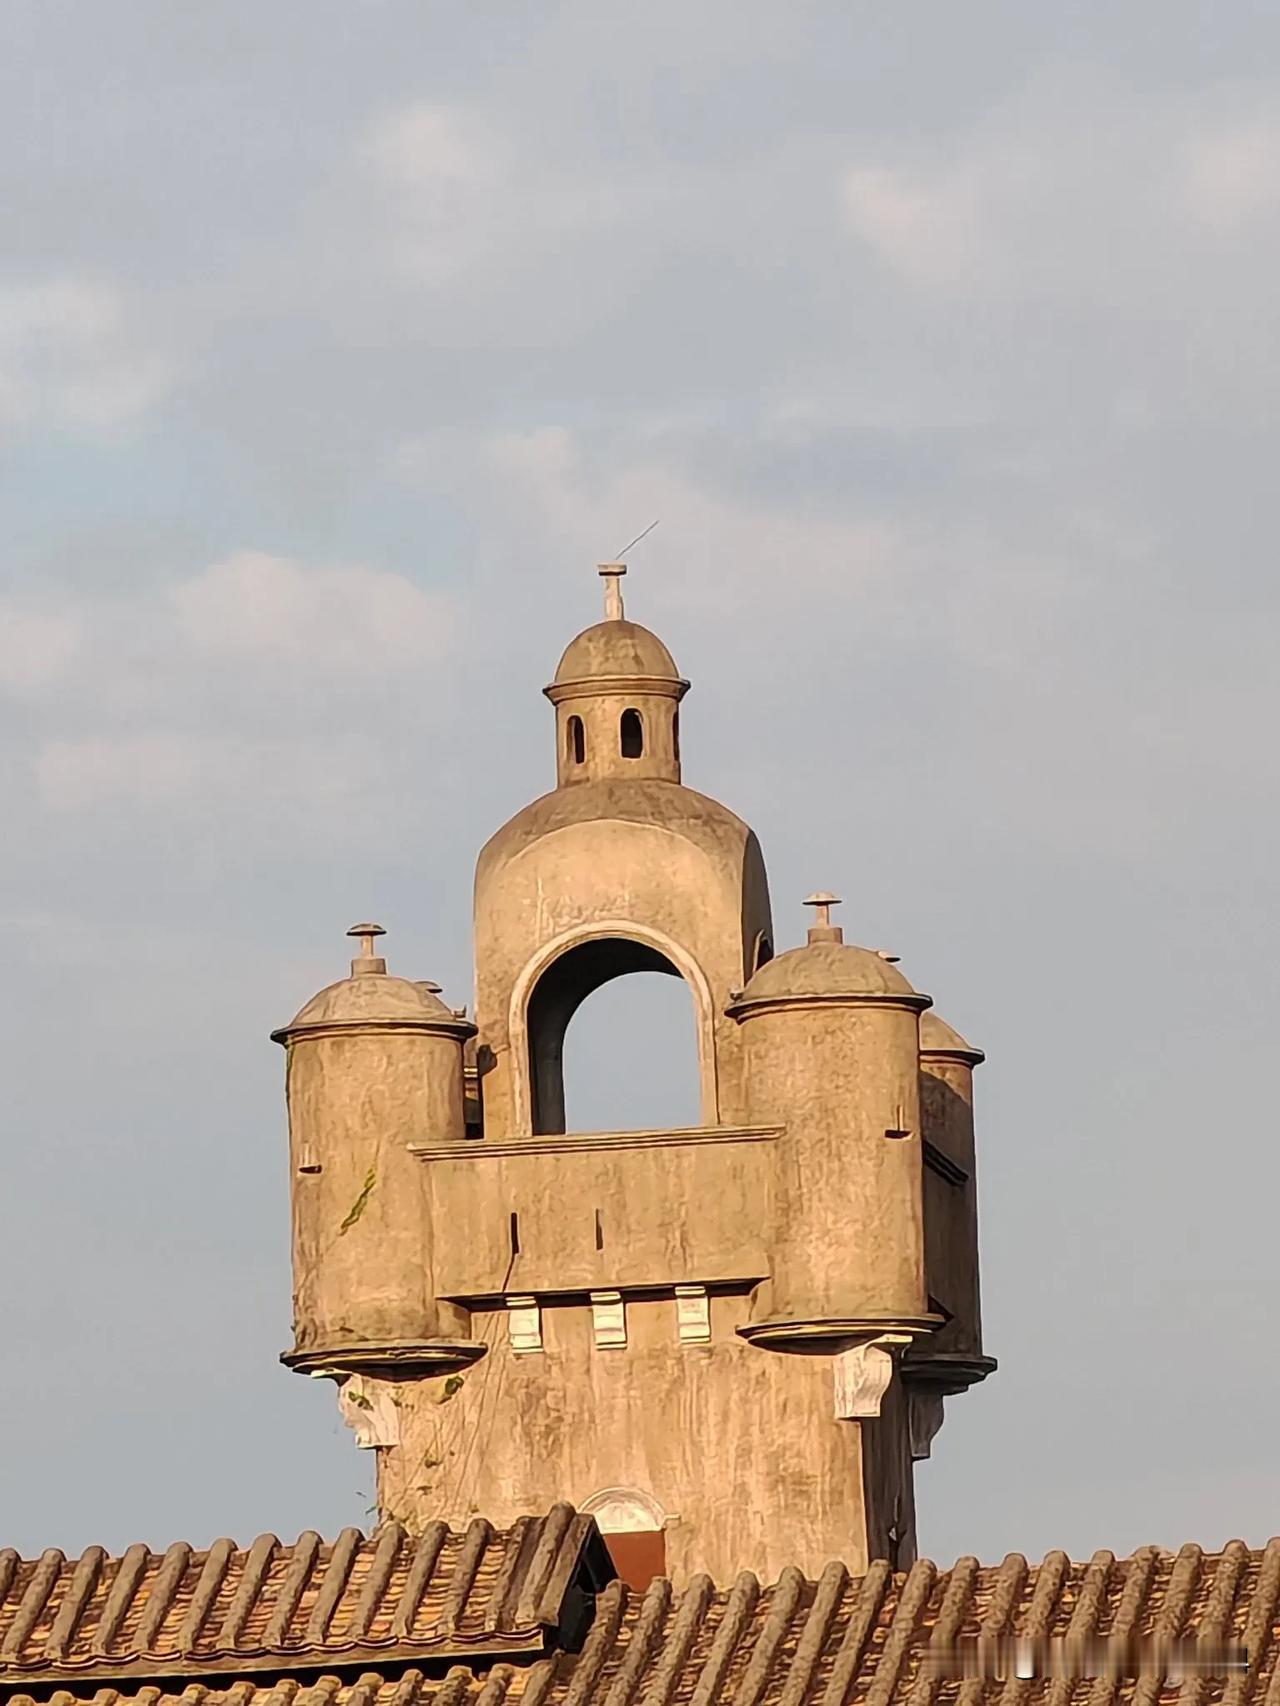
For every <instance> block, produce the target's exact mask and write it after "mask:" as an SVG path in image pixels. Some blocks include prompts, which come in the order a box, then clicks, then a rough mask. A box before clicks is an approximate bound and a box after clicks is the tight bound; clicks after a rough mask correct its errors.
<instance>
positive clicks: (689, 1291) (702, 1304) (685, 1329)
mask: <svg viewBox="0 0 1280 1706" xmlns="http://www.w3.org/2000/svg"><path fill="white" fill-rule="evenodd" d="M676 1330H677V1332H678V1334H679V1337H680V1343H681V1344H682V1345H704V1344H706V1343H707V1341H708V1340H709V1339H710V1337H711V1305H710V1302H709V1300H708V1298H707V1288H706V1286H705V1285H678V1286H677V1287H676Z"/></svg>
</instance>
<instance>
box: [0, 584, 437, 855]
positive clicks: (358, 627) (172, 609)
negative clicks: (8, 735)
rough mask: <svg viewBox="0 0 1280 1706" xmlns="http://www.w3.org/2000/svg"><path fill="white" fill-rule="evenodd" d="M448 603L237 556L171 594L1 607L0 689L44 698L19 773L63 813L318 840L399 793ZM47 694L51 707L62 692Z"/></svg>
mask: <svg viewBox="0 0 1280 1706" xmlns="http://www.w3.org/2000/svg"><path fill="white" fill-rule="evenodd" d="M451 630H452V610H451V605H450V602H449V601H448V600H447V599H445V598H443V597H441V596H439V595H436V594H432V593H428V592H427V591H425V590H424V589H422V588H421V587H418V586H415V585H414V584H413V583H412V582H410V581H409V580H407V579H406V578H405V577H404V576H401V575H396V574H392V573H389V572H387V571H385V570H380V569H374V568H371V567H368V566H363V565H345V566H333V565H324V564H321V565H309V564H305V563H301V562H298V561H295V560H293V559H289V558H283V557H277V556H271V555H268V554H266V553H263V552H257V551H242V552H237V553H235V554H234V555H232V556H231V557H228V558H226V559H225V560H223V561H221V562H218V563H215V564H213V565H211V566H210V567H208V568H206V569H203V570H201V571H200V572H198V573H197V574H194V575H192V576H190V577H189V578H187V579H186V580H184V581H180V582H178V583H177V584H176V585H174V586H171V587H169V588H158V589H150V590H148V591H145V592H138V593H135V594H133V595H132V596H128V597H119V598H114V599H112V598H103V597H96V596H91V597H88V598H82V599H78V600H72V599H69V598H68V599H66V600H64V602H63V604H62V605H61V606H57V607H55V606H52V605H48V606H46V607H45V608H43V609H41V610H40V611H38V612H30V611H25V610H14V609H10V608H8V607H4V606H0V687H4V686H7V687H8V688H10V689H11V690H12V691H13V692H14V693H20V694H22V695H23V696H25V697H26V698H28V699H30V700H32V701H33V702H34V701H37V700H38V706H39V710H40V711H41V712H42V713H44V715H43V718H42V719H37V720H36V721H35V722H34V724H33V727H32V728H31V730H30V732H29V734H28V735H27V736H24V737H23V738H24V739H26V740H28V741H29V744H28V745H27V746H26V750H25V762H26V764H27V766H28V768H29V772H30V774H31V775H32V776H33V777H34V779H35V783H36V787H37V790H38V794H39V797H40V799H41V800H42V802H43V803H44V804H45V805H46V806H47V807H49V808H50V809H52V810H55V811H57V812H59V813H71V812H86V813H101V812H103V811H109V810H111V809H119V810H120V811H123V812H125V813H129V812H137V811H143V812H147V811H156V810H161V809H169V808H181V810H182V811H184V812H185V813H187V814H188V816H189V817H190V816H191V815H192V814H194V816H195V817H196V818H199V819H200V820H201V821H206V820H208V819H209V818H219V817H220V816H221V815H223V814H228V815H229V817H230V818H231V820H232V821H235V822H236V823H237V824H238V825H240V826H242V827H243V828H244V830H245V833H246V835H247V836H248V839H249V841H250V842H252V841H253V839H254V837H255V835H256V834H257V832H258V830H259V829H261V828H262V826H263V825H277V826H278V825H279V824H280V823H281V822H282V821H284V820H285V819H286V818H288V817H289V815H290V814H293V816H294V817H295V819H296V820H297V821H298V822H301V821H307V822H310V823H312V824H313V825H314V826H316V827H317V828H318V829H319V830H321V831H322V832H323V833H324V834H325V835H326V836H331V835H332V834H334V833H341V823H342V821H343V817H344V813H343V809H342V808H343V806H344V805H345V806H349V807H350V813H349V814H347V815H348V817H349V819H350V821H351V822H352V823H354V822H356V821H357V820H358V818H359V810H360V805H361V802H367V801H368V800H369V799H370V798H372V797H373V796H374V795H376V794H381V795H382V796H383V797H394V796H395V793H396V762H397V760H396V758H395V756H394V754H395V752H396V751H397V750H398V746H397V743H398V741H399V739H400V738H401V736H402V734H403V733H404V731H406V730H415V729H416V728H418V726H419V725H420V724H421V723H422V722H423V721H424V720H425V719H426V718H428V717H430V716H432V715H435V716H436V717H437V718H438V717H439V708H438V705H436V706H434V707H433V702H432V700H431V697H430V696H429V695H428V694H426V693H424V692H423V691H421V688H422V683H423V680H424V676H425V674H426V672H427V671H428V670H429V671H430V674H431V679H432V682H433V684H434V685H436V686H437V687H439V685H440V680H441V676H442V673H443V674H444V675H447V674H448V668H447V664H446V663H445V662H444V652H445V650H446V643H447V640H448V637H449V635H450V633H451ZM55 689H56V692H55V691H54V690H55Z"/></svg>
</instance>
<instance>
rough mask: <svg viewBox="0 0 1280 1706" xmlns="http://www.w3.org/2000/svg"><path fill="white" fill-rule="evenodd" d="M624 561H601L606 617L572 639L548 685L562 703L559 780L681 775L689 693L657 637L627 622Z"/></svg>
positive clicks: (661, 778)
mask: <svg viewBox="0 0 1280 1706" xmlns="http://www.w3.org/2000/svg"><path fill="white" fill-rule="evenodd" d="M626 572H627V571H626V566H625V564H623V563H602V564H601V565H600V575H601V577H602V578H603V580H604V583H605V607H604V608H605V619H604V621H603V622H596V623H595V624H593V626H592V627H590V628H586V629H584V630H583V632H582V633H581V634H579V635H578V636H577V637H576V639H573V640H571V641H570V642H569V644H568V646H567V647H566V648H565V652H564V656H563V657H562V658H561V659H560V664H559V667H558V668H557V670H556V673H555V679H554V680H553V681H552V683H551V685H550V686H549V687H547V688H546V689H544V691H545V692H546V695H547V698H548V699H550V701H551V703H552V704H553V705H554V706H555V708H556V754H557V758H556V777H557V781H558V783H559V786H560V787H562V788H563V787H568V786H571V785H572V784H574V783H577V782H599V781H606V780H621V781H658V782H678V781H679V780H680V701H681V699H683V698H684V696H685V694H686V693H687V692H688V691H689V683H688V682H687V681H685V680H683V679H682V678H681V675H680V671H679V670H678V669H677V668H676V665H675V660H674V658H673V657H672V656H671V653H670V652H669V651H668V650H667V648H666V646H664V645H663V643H662V641H661V640H660V639H659V638H658V636H657V635H656V634H653V633H650V631H649V629H648V628H643V627H641V625H640V624H639V623H638V622H628V621H627V619H626V617H625V616H624V614H623V607H622V576H623V575H625V574H626Z"/></svg>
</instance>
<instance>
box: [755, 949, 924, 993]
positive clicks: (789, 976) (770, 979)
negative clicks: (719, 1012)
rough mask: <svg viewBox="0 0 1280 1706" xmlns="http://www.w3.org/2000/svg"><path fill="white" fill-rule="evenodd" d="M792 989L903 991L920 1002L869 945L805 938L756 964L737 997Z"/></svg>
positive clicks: (848, 991)
mask: <svg viewBox="0 0 1280 1706" xmlns="http://www.w3.org/2000/svg"><path fill="white" fill-rule="evenodd" d="M797 995H861V996H890V997H892V996H908V997H909V998H910V999H911V1001H912V1002H913V1003H919V1004H921V1005H923V1004H924V1003H926V1002H927V1001H928V999H929V997H928V996H927V995H917V994H916V992H915V990H914V989H913V988H912V987H911V985H910V984H909V983H908V982H907V980H906V978H905V977H903V975H902V973H901V972H900V971H899V970H898V968H897V966H896V965H894V964H893V962H892V961H891V960H887V959H885V958H883V956H882V955H880V954H877V953H876V952H875V951H874V950H873V949H871V948H855V947H854V946H853V945H852V943H848V942H810V943H808V944H807V945H806V946H805V947H803V948H790V949H788V950H787V952H786V953H785V954H779V955H778V956H777V958H776V959H772V960H770V961H769V962H768V963H767V964H766V965H763V966H761V967H760V970H759V971H758V972H756V974H755V976H754V977H753V978H752V979H751V981H750V983H748V985H747V987H746V988H745V989H744V990H743V992H742V995H741V996H740V997H739V999H740V1000H741V1001H744V1002H745V1001H776V1000H778V999H779V998H782V997H786V996H797Z"/></svg>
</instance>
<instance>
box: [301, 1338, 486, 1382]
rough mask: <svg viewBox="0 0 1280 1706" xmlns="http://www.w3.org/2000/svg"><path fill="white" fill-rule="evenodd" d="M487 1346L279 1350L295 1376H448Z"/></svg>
mask: <svg viewBox="0 0 1280 1706" xmlns="http://www.w3.org/2000/svg"><path fill="white" fill-rule="evenodd" d="M487 1349H488V1346H487V1345H485V1344H482V1343H481V1342H480V1341H479V1340H478V1339H429V1340H423V1341H421V1342H419V1341H416V1340H413V1341H406V1340H387V1341H385V1342H384V1343H383V1344H372V1343H369V1342H367V1341H366V1342H363V1343H362V1342H358V1341H357V1342H356V1343H347V1344H342V1345H321V1346H320V1347H319V1349H312V1350H305V1351H281V1353H280V1361H281V1362H282V1363H283V1364H284V1365H285V1367H286V1368H291V1369H293V1371H294V1372H295V1374H314V1375H326V1374H330V1373H332V1374H371V1375H375V1376H376V1375H383V1376H385V1377H386V1378H388V1379H394V1378H395V1376H396V1375H397V1374H413V1375H427V1374H448V1373H450V1372H451V1371H452V1370H454V1369H458V1368H466V1367H468V1366H469V1365H470V1364H471V1363H473V1362H476V1361H478V1359H479V1358H480V1357H482V1356H483V1355H484V1353H485V1351H486V1350H487Z"/></svg>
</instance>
